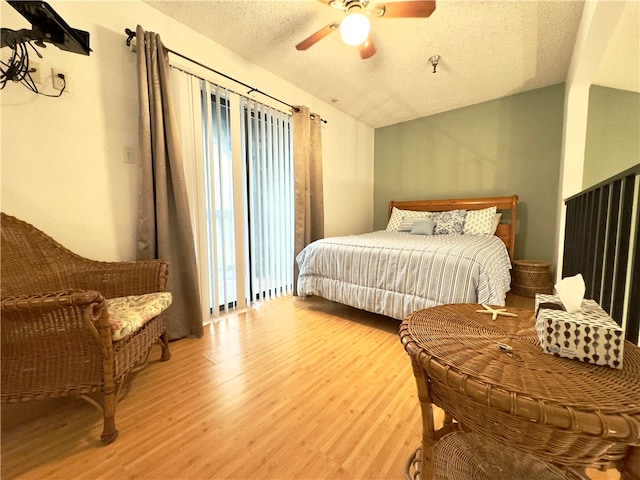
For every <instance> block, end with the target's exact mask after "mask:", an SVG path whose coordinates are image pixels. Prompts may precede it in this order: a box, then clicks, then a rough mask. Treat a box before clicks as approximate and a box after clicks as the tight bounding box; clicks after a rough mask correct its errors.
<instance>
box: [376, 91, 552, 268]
mask: <svg viewBox="0 0 640 480" xmlns="http://www.w3.org/2000/svg"><path fill="white" fill-rule="evenodd" d="M563 109H564V84H559V85H554V86H551V87H546V88H541V89H538V90H533V91H530V92H526V93H521V94H518V95H512V96H509V97H504V98H500V99H498V100H492V101H490V102H485V103H481V104H478V105H473V106H470V107H465V108H460V109H457V110H452V111H449V112H445V113H440V114H437V115H432V116H429V117H424V118H420V119H417V120H412V121H409V122H404V123H400V124H396V125H391V126H388V127H383V128H379V129H376V131H375V154H374V228H375V229H376V230H379V229H383V228H384V227H385V225H386V222H387V207H388V203H389V201H390V200H421V199H432V198H463V197H483V196H502V195H512V194H517V195H518V197H519V202H518V222H517V225H516V228H517V230H516V231H517V235H516V251H515V258H516V259H530V260H541V261H548V262H552V261H553V257H554V238H555V227H556V215H557V213H556V208H557V200H558V181H559V171H560V160H561V150H562V122H563Z"/></svg>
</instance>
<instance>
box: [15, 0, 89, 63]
mask: <svg viewBox="0 0 640 480" xmlns="http://www.w3.org/2000/svg"><path fill="white" fill-rule="evenodd" d="M7 3H9V5H11V6H12V7H13V8H15V9H16V10H17V11H18V12H19V13H20V14H21V15H22V16H23V17H24V18H26V19H27V20H28V21H29V22H30V23H31V30H27V29H21V30H10V29H8V28H2V47H6V46H9V47H12V48H14V47H15V45H16V44H17V43H21V42H30V41H34V42H35V44H36V45H38V46H40V47H44V46H45V45H44V42H48V43H52V44H53V45H55V46H56V47H58V48H59V49H61V50H65V51H68V52H73V53H79V54H82V55H89V52H91V48H89V32H85V31H84V30H78V29H77V28H71V27H70V26H69V25H68V24H67V22H65V21H64V20H63V19H62V17H61V16H60V15H58V14H57V13H56V11H55V10H54V9H53V8H52V7H51V6H50V5H49V4H48V3H46V2H43V1H31V0H29V1H22V0H7Z"/></svg>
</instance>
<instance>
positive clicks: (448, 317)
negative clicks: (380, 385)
mask: <svg viewBox="0 0 640 480" xmlns="http://www.w3.org/2000/svg"><path fill="white" fill-rule="evenodd" d="M478 309H482V307H481V306H479V305H469V304H466V305H442V306H439V307H435V308H430V309H425V310H420V311H418V312H415V313H413V314H411V315H410V316H409V317H407V319H405V320H404V322H403V323H402V325H401V327H400V339H401V341H402V343H403V345H404V347H405V349H406V350H407V352H408V353H409V355H410V357H411V359H412V361H413V362H414V365H416V364H417V365H419V366H420V368H422V369H423V370H424V371H425V372H426V373H427V374H428V378H429V387H430V390H431V395H432V397H433V402H434V403H435V404H436V405H438V406H440V407H441V408H443V409H444V410H445V412H446V413H447V415H451V416H452V417H453V418H455V419H456V420H457V421H458V423H459V424H460V425H461V426H462V427H464V428H467V429H470V430H471V431H473V432H476V433H479V434H481V435H483V436H487V437H490V438H491V439H493V440H494V441H497V442H501V443H503V444H504V443H506V444H508V445H510V446H511V447H513V448H515V449H517V450H520V451H522V452H528V453H532V454H534V455H535V456H536V457H539V458H541V459H544V460H546V461H549V462H553V463H554V464H559V465H566V466H571V467H580V468H582V467H596V468H598V467H600V468H609V467H612V466H618V465H619V463H620V461H621V460H622V459H623V458H625V456H626V455H627V454H628V453H629V452H631V451H632V450H630V449H629V446H630V445H635V446H638V445H640V349H638V348H637V347H636V346H635V345H633V344H631V343H629V342H626V343H625V346H624V362H623V365H624V368H623V369H620V370H616V369H612V368H608V367H602V366H596V365H590V364H586V363H582V362H578V361H575V360H569V359H565V358H560V357H555V356H552V355H548V354H545V353H543V352H542V349H541V347H540V344H539V342H538V337H537V334H536V331H535V328H534V314H533V312H531V311H528V310H520V309H516V308H509V309H508V312H511V313H516V314H518V317H517V318H514V317H503V316H498V317H497V319H496V320H492V319H491V315H487V314H483V313H477V312H476V310H478ZM498 343H501V344H504V345H508V346H510V347H511V349H512V350H511V351H509V350H508V349H506V348H505V347H504V346H503V347H502V348H500V347H499V346H498ZM414 370H415V369H414ZM638 451H640V449H637V448H634V449H633V452H634V453H633V456H634V458H636V453H637V452H638ZM635 461H636V460H634V462H635Z"/></svg>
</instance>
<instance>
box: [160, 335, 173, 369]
mask: <svg viewBox="0 0 640 480" xmlns="http://www.w3.org/2000/svg"><path fill="white" fill-rule="evenodd" d="M160 345H161V346H162V356H161V357H160V360H161V361H163V362H166V361H167V360H169V359H170V358H171V352H170V351H169V335H167V332H164V333H163V334H162V335H160Z"/></svg>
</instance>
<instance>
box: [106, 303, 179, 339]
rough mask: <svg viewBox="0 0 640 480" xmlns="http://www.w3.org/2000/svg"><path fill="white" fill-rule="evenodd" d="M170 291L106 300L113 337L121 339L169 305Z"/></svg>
mask: <svg viewBox="0 0 640 480" xmlns="http://www.w3.org/2000/svg"><path fill="white" fill-rule="evenodd" d="M171 300H172V299H171V293H170V292H156V293H147V294H145V295H131V296H129V297H118V298H108V299H107V300H106V304H107V311H108V312H109V322H110V323H111V328H112V329H113V335H112V336H113V339H114V340H122V339H123V338H124V337H126V336H127V335H129V334H131V333H133V332H135V331H136V330H138V329H139V328H140V327H142V326H143V325H144V324H145V323H147V322H148V321H149V320H151V319H152V318H154V317H157V316H158V315H160V314H161V313H162V312H163V311H164V310H166V309H167V308H169V305H171Z"/></svg>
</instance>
